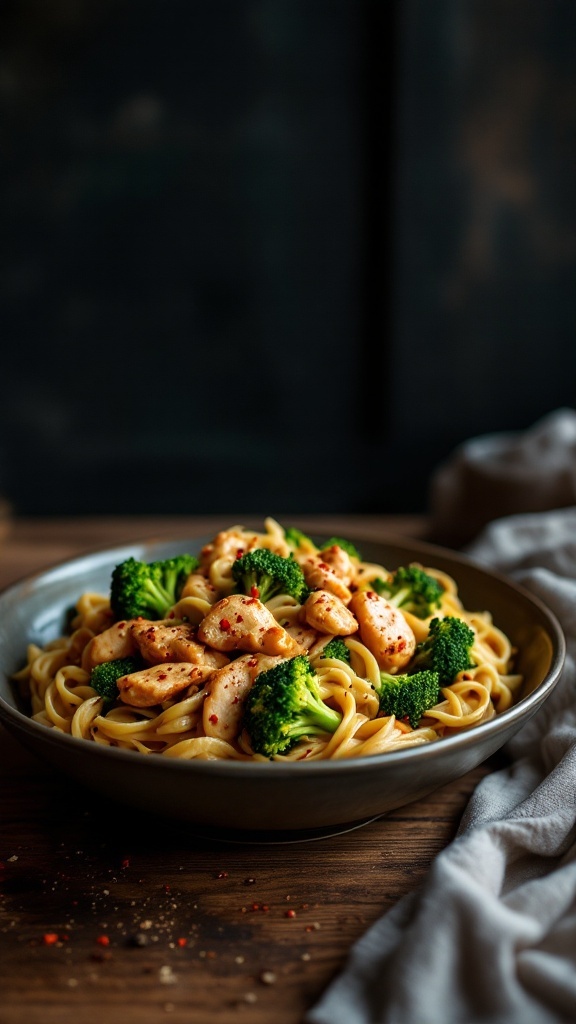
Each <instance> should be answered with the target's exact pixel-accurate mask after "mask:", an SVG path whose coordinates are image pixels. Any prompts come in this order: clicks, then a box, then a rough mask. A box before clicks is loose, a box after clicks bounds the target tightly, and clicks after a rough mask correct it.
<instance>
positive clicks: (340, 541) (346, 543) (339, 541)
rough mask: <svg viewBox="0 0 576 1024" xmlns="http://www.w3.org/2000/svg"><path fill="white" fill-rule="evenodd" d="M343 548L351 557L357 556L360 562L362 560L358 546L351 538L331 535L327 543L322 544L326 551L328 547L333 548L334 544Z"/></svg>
mask: <svg viewBox="0 0 576 1024" xmlns="http://www.w3.org/2000/svg"><path fill="white" fill-rule="evenodd" d="M335 544H336V545H337V546H338V547H339V548H342V551H345V552H346V554H347V555H350V558H357V559H358V561H359V562H361V561H362V556H361V554H360V552H359V551H358V548H357V547H356V546H355V545H354V544H353V543H352V541H350V540H345V539H344V537H329V538H328V540H327V541H326V543H325V544H323V545H322V550H323V551H326V549H327V548H333V547H334V545H335Z"/></svg>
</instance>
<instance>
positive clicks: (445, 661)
mask: <svg viewBox="0 0 576 1024" xmlns="http://www.w3.org/2000/svg"><path fill="white" fill-rule="evenodd" d="M473 643H474V631H473V630H472V629H470V626H468V625H467V623H465V622H464V620H463V619H459V618H457V617H456V616H453V615H447V616H446V618H444V619H432V622H431V623H430V629H429V631H428V636H427V637H426V639H425V640H423V641H422V643H419V644H418V646H417V648H416V653H415V654H414V657H413V659H412V661H411V663H410V665H409V673H410V674H412V673H416V672H422V671H423V670H426V669H430V670H431V671H433V672H437V673H438V676H439V680H440V686H450V684H451V683H453V682H454V679H455V678H456V676H457V675H458V673H459V672H463V671H465V669H467V668H473V667H474V663H473V662H472V661H471V660H470V651H471V648H472V644H473Z"/></svg>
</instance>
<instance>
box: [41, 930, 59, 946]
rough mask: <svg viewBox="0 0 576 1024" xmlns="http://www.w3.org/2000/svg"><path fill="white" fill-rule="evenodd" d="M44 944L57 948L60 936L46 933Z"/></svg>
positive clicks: (43, 938)
mask: <svg viewBox="0 0 576 1024" xmlns="http://www.w3.org/2000/svg"><path fill="white" fill-rule="evenodd" d="M42 942H43V943H44V945H45V946H55V945H56V943H57V942H58V936H57V934H56V932H45V934H44V935H43V936H42Z"/></svg>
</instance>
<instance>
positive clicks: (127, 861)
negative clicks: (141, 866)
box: [122, 857, 130, 868]
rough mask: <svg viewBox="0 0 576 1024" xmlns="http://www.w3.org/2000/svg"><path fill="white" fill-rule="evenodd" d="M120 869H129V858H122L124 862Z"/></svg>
mask: <svg viewBox="0 0 576 1024" xmlns="http://www.w3.org/2000/svg"><path fill="white" fill-rule="evenodd" d="M122 867H123V868H129V867H130V857H124V860H123V861H122Z"/></svg>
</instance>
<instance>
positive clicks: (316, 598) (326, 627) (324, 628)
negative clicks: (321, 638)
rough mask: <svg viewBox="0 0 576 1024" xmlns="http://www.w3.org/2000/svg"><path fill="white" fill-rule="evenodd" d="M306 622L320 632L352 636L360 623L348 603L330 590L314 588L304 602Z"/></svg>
mask: <svg viewBox="0 0 576 1024" xmlns="http://www.w3.org/2000/svg"><path fill="white" fill-rule="evenodd" d="M304 615H305V618H306V622H307V623H308V625H309V626H312V628H313V629H317V630H318V631H319V632H320V633H331V634H332V635H334V636H350V634H351V633H356V632H357V630H358V623H357V622H356V619H355V618H354V616H353V615H352V612H350V611H348V609H347V607H346V605H345V604H344V602H343V601H341V600H340V598H339V597H336V595H335V594H332V593H330V591H329V590H313V591H312V593H311V594H310V597H309V598H308V599H307V600H306V602H305V604H304Z"/></svg>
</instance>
